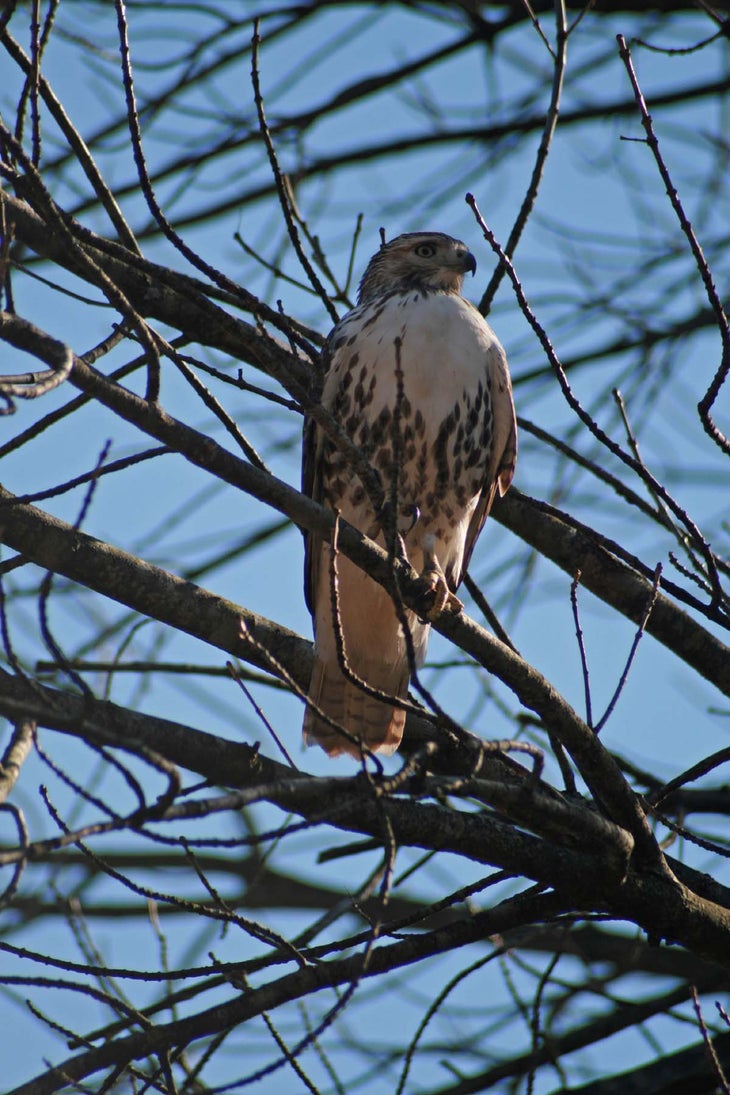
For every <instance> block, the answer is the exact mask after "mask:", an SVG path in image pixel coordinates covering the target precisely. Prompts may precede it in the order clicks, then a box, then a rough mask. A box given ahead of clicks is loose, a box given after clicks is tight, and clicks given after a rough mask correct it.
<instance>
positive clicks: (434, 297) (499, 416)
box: [302, 232, 517, 756]
mask: <svg viewBox="0 0 730 1095" xmlns="http://www.w3.org/2000/svg"><path fill="white" fill-rule="evenodd" d="M469 271H470V272H471V273H472V274H474V273H475V271H476V260H475V258H474V256H473V255H472V253H471V252H470V251H469V249H468V248H467V247H466V245H465V244H464V243H462V242H461V241H460V240H456V239H452V238H451V236H447V235H444V234H443V233H442V232H407V233H405V234H404V235H401V236H397V237H396V238H395V239H393V240H391V241H390V242H389V243H384V244H383V246H382V247H381V248H380V250H379V251H378V252H377V254H375V255H374V256H373V257H372V258H371V260H370V262H369V263H368V266H367V269H366V270H365V274H364V276H363V279H362V281H361V282H360V288H359V293H358V303H357V306H356V307H355V308H353V309H352V311H350V312H348V313H347V315H345V316H344V317H343V318H342V319H341V320H340V321H339V323H338V324H337V326H336V327H335V328H334V330H333V331H332V333H331V334H330V336H329V338H328V340H327V343H326V346H325V350H324V355H323V362H324V369H325V378H324V384H323V390H322V395H321V402H322V405H323V407H324V408H325V409H326V410H328V411H329V412H330V414H331V415H332V417H333V418H334V419H335V421H336V422H337V423H339V425H340V426H341V427H343V429H344V431H345V432H346V434H347V436H348V437H349V438H350V440H351V441H352V442H354V444H355V445H356V446H357V447H358V448H359V449H360V451H361V452H362V453H363V454H364V456H365V457H366V458H367V460H368V461H369V463H370V465H371V466H372V468H374V469H375V470H376V471H377V473H378V476H379V479H380V482H381V484H382V488H383V493H384V497H385V499H388V498H391V497H392V496H393V491H392V490H391V485H392V482H393V474H394V472H395V475H396V476H397V479H396V483H397V514H396V515H394V514H393V513H392V512H391V513H388V512H386V511H387V510H388V504H387V502H386V505H385V506H384V507H381V508H380V512H378V510H377V509H376V507H375V506H374V505H373V502H372V501H371V499H370V497H369V495H368V492H367V491H366V489H365V486H364V485H363V483H362V481H361V480H360V478H359V477H358V475H357V474H356V473H355V472H354V471H353V466H352V465H353V462H352V457H351V456H348V455H347V454H346V453H344V452H343V451H342V450H341V449H338V447H337V445H336V444H335V443H334V442H333V441H332V440H331V439H330V438H329V437H328V436H327V435H326V434H325V432H324V431H323V429H322V428H321V427H320V426H317V425H316V424H315V423H314V422H313V421H312V420H311V419H309V420H308V421H307V422H306V424H305V434H304V455H303V476H302V479H303V487H302V489H303V491H304V493H305V494H307V495H309V496H310V497H312V498H314V499H315V500H316V501H318V502H321V503H323V504H324V505H325V506H329V507H331V508H332V509H337V510H338V511H339V513H340V515H341V516H342V517H343V518H344V519H345V520H346V521H348V522H349V523H350V524H351V525H354V526H355V527H356V528H358V529H360V530H361V531H363V532H365V533H366V534H367V535H369V536H371V537H372V538H373V539H375V540H377V541H378V542H379V543H380V544H381V545H385V544H386V542H387V541H386V537H387V535H388V521H390V523H391V524H390V527H391V528H392V525H393V522H395V523H396V525H397V529H398V532H399V533H400V537H401V538H400V543H401V545H404V546H405V551H406V554H407V557H408V560H409V562H410V563H411V565H412V566H413V567H414V568H415V569H416V570H417V571H419V572H422V573H423V576H424V583H425V588H426V590H432V591H433V600H432V607H434V601H435V611H438V610H440V609H441V608H442V607H443V606H444V605H445V603H446V602H450V606H451V608H452V609H454V610H456V611H458V609H459V608H460V607H461V602H460V601H458V600H457V598H456V597H454V596H453V593H454V591H455V590H456V589H457V587H458V585H459V583H460V581H461V579H462V577H463V575H464V571H465V570H466V568H467V566H468V563H469V559H470V557H471V553H472V551H473V549H474V544H475V542H476V539H477V537H478V535H479V533H480V531H481V529H482V526H483V524H484V521H485V520H486V517H487V514H488V513H489V510H490V508H491V505H492V502H493V500H494V497H495V494H497V493H499V494H500V495H502V494H504V493H505V491H506V490H507V488H508V487H509V485H510V483H511V481H512V476H513V473H514V466H515V457H516V454H517V431H516V423H515V412H514V405H513V402H512V386H511V383H510V378H509V372H508V370H507V361H506V358H505V354H504V350H503V349H502V347H501V346H500V344H499V342H498V341H497V339H496V337H495V335H494V333H493V332H492V330H491V328H490V327H489V325H488V324H487V323H486V321H485V320H484V319H483V318H482V316H481V315H480V313H479V312H478V311H477V309H476V308H475V307H474V306H473V305H472V304H470V303H469V302H468V301H467V300H465V299H464V297H463V296H462V295H461V288H462V283H463V280H464V275H465V274H466V273H467V272H469ZM390 508H391V509H392V506H391V507H390ZM305 543H306V552H305V554H306V559H305V595H306V598H307V604H308V607H309V610H310V612H311V613H312V617H313V620H314V635H315V644H314V668H313V670H312V677H311V682H310V686H309V697H310V699H311V700H312V702H313V703H314V704H316V706H317V707H318V708H319V709H320V711H322V712H324V714H325V715H327V716H328V717H329V719H330V720H332V722H333V723H335V724H336V725H335V726H333V725H331V724H330V723H329V722H327V721H325V719H323V718H322V717H321V716H320V715H319V714H318V713H317V712H316V711H315V710H314V709H313V708H312V707H310V706H309V705H308V706H307V709H306V713H305V716H304V727H303V733H304V740H305V742H306V743H308V744H314V743H316V744H318V745H321V746H322V748H323V749H324V750H325V751H326V752H327V753H329V754H330V755H331V756H337V755H338V754H339V753H350V754H352V755H353V756H360V755H361V750H360V746H359V743H360V742H363V743H364V744H365V745H366V746H368V747H369V748H370V749H371V750H372V751H373V752H381V753H386V754H390V753H393V752H394V751H395V750H396V749H397V748H398V746H399V744H400V741H401V738H402V736H403V726H404V723H405V712H404V711H403V710H402V709H399V708H398V707H396V706H394V705H393V702H392V699H391V700H390V702H388V700H387V699H386V698H379V697H377V696H374V695H372V694H368V692H367V691H366V690H364V689H363V688H362V687H361V685H360V684H359V681H364V682H366V684H367V685H368V686H369V687H370V689H375V690H377V691H378V692H379V693H380V694H381V695H382V694H384V696H385V697H389V698H390V697H396V698H400V699H403V698H404V697H405V696H406V695H407V691H408V683H409V678H410V670H409V661H408V652H407V646H406V639H405V636H404V634H403V630H402V627H401V624H400V623H399V620H398V616H397V613H396V609H395V606H394V604H393V600H392V598H391V596H390V594H389V593H388V592H387V591H386V590H385V589H384V588H383V587H382V586H380V585H378V584H377V583H376V582H375V581H373V579H372V578H370V577H368V575H367V574H365V573H364V572H363V571H362V570H360V569H359V568H358V567H357V566H356V565H355V564H354V563H352V562H350V560H349V559H347V558H346V557H345V556H344V555H338V557H337V568H338V583H337V589H338V600H339V631H340V635H341V637H342V644H343V645H344V654H345V657H346V660H347V666H348V667H349V669H350V671H351V675H350V677H349V678H348V676H347V675H346V673H345V672H343V659H342V653H341V652H340V654H339V655H338V642H337V638H336V635H335V629H334V626H333V608H332V596H331V593H332V580H331V573H332V571H331V565H330V560H331V547H330V545H329V544H328V543H326V542H323V541H322V540H321V539H320V538H319V537H317V536H315V535H313V534H307V535H306V536H305ZM425 615H428V613H425ZM406 616H407V621H408V626H409V628H410V632H411V635H412V639H413V647H414V651H415V663H416V666H420V665H422V664H423V661H424V659H425V656H426V645H427V642H428V634H429V630H430V627H429V623H428V622H427V620H426V619H424V618H423V616H422V615H420V616H419V615H417V614H416V613H414V612H411V611H407V613H406ZM338 727H343V728H344V729H345V730H346V731H348V733H349V735H350V737H349V738H348V737H347V736H346V735H344V734H343V733H342V732H341V731H340V730H339V729H338Z"/></svg>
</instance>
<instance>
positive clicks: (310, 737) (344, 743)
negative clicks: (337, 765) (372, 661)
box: [302, 658, 408, 757]
mask: <svg viewBox="0 0 730 1095" xmlns="http://www.w3.org/2000/svg"><path fill="white" fill-rule="evenodd" d="M390 676H391V677H393V674H391V675H390ZM368 683H369V684H370V683H372V686H373V687H377V688H378V690H379V691H381V692H385V693H387V694H388V695H391V696H397V697H398V698H399V699H403V698H405V696H406V695H407V693H408V674H407V673H406V675H405V676H403V675H402V673H401V675H400V676H399V677H398V679H395V680H393V679H390V680H380V681H378V682H377V683H375V682H371V681H370V680H368ZM309 696H310V698H311V699H312V700H313V701H314V703H316V704H317V706H318V707H319V708H320V709H321V710H322V711H323V712H324V713H325V715H327V716H328V717H329V718H330V719H332V721H333V722H335V723H337V726H339V727H343V728H344V729H345V730H346V731H348V733H349V734H350V737H349V738H348V737H346V736H345V734H343V733H342V732H341V731H340V730H338V729H337V727H335V726H331V725H330V724H329V723H328V722H326V721H325V720H324V719H323V718H322V717H321V716H320V715H318V714H317V712H316V711H314V710H313V709H312V708H311V707H307V710H306V713H305V715H304V725H303V727H302V734H303V737H304V743H305V745H321V747H322V748H323V749H324V751H325V752H326V753H327V754H328V755H329V756H331V757H336V756H339V755H340V754H341V753H349V754H350V755H351V756H354V757H359V756H360V755H361V754H360V749H359V746H358V743H359V742H360V741H362V742H364V744H365V745H367V746H368V748H369V749H371V750H372V751H373V752H374V753H385V754H386V755H387V756H390V754H391V753H394V752H395V750H396V749H397V748H398V746H399V745H400V743H401V738H402V737H403V727H404V725H405V721H406V713H405V711H402V710H401V709H400V708H398V707H393V705H392V704H389V703H386V702H383V701H382V700H378V699H375V697H373V696H369V695H368V694H367V693H366V692H364V691H363V689H362V688H359V687H358V686H357V685H356V684H354V683H353V682H352V681H350V680H348V679H347V678H346V677H345V676H344V675H343V673H342V672H341V670H340V667H339V666H338V665H333V664H332V663H329V662H324V661H321V660H320V659H319V658H315V662H314V668H313V670H312V680H311V683H310V686H309ZM353 739H354V740H353Z"/></svg>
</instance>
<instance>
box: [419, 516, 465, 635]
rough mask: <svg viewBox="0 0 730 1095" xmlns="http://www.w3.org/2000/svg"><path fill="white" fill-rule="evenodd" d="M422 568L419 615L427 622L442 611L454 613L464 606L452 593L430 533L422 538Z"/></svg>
mask: <svg viewBox="0 0 730 1095" xmlns="http://www.w3.org/2000/svg"><path fill="white" fill-rule="evenodd" d="M422 548H423V570H422V571H421V582H422V583H423V592H422V593H420V594H419V598H418V600H419V608H418V612H419V615H420V616H421V617H422V619H423V620H425V621H426V622H427V623H429V622H431V621H432V620H435V619H436V617H437V616H439V615H440V614H441V613H442V612H444V611H448V612H453V613H454V614H456V613H459V612H461V610H462V608H463V607H464V603H463V601H460V600H459V598H458V597H457V596H456V594H454V593H452V592H451V590H450V589H449V586H448V583H447V581H446V575H445V574H444V572H443V569H442V567H441V563H440V562H439V561H438V558H437V556H436V540H435V537H434V535H433V534H432V533H429V534H428V535H427V536H424V538H423V544H422Z"/></svg>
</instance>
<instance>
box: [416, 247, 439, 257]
mask: <svg viewBox="0 0 730 1095" xmlns="http://www.w3.org/2000/svg"><path fill="white" fill-rule="evenodd" d="M416 254H417V255H418V256H419V257H420V258H422V259H432V258H433V256H434V255H435V254H436V248H435V246H434V245H433V244H432V243H419V245H418V247H417V248H416Z"/></svg>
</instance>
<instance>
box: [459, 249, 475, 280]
mask: <svg viewBox="0 0 730 1095" xmlns="http://www.w3.org/2000/svg"><path fill="white" fill-rule="evenodd" d="M462 261H463V263H464V273H465V274H466V273H467V271H469V270H470V271H471V276H472V277H474V275H475V274H476V272H477V260H476V259H475V258H474V256H473V255H472V253H471V251H467V252H466V254H464V255H462Z"/></svg>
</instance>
